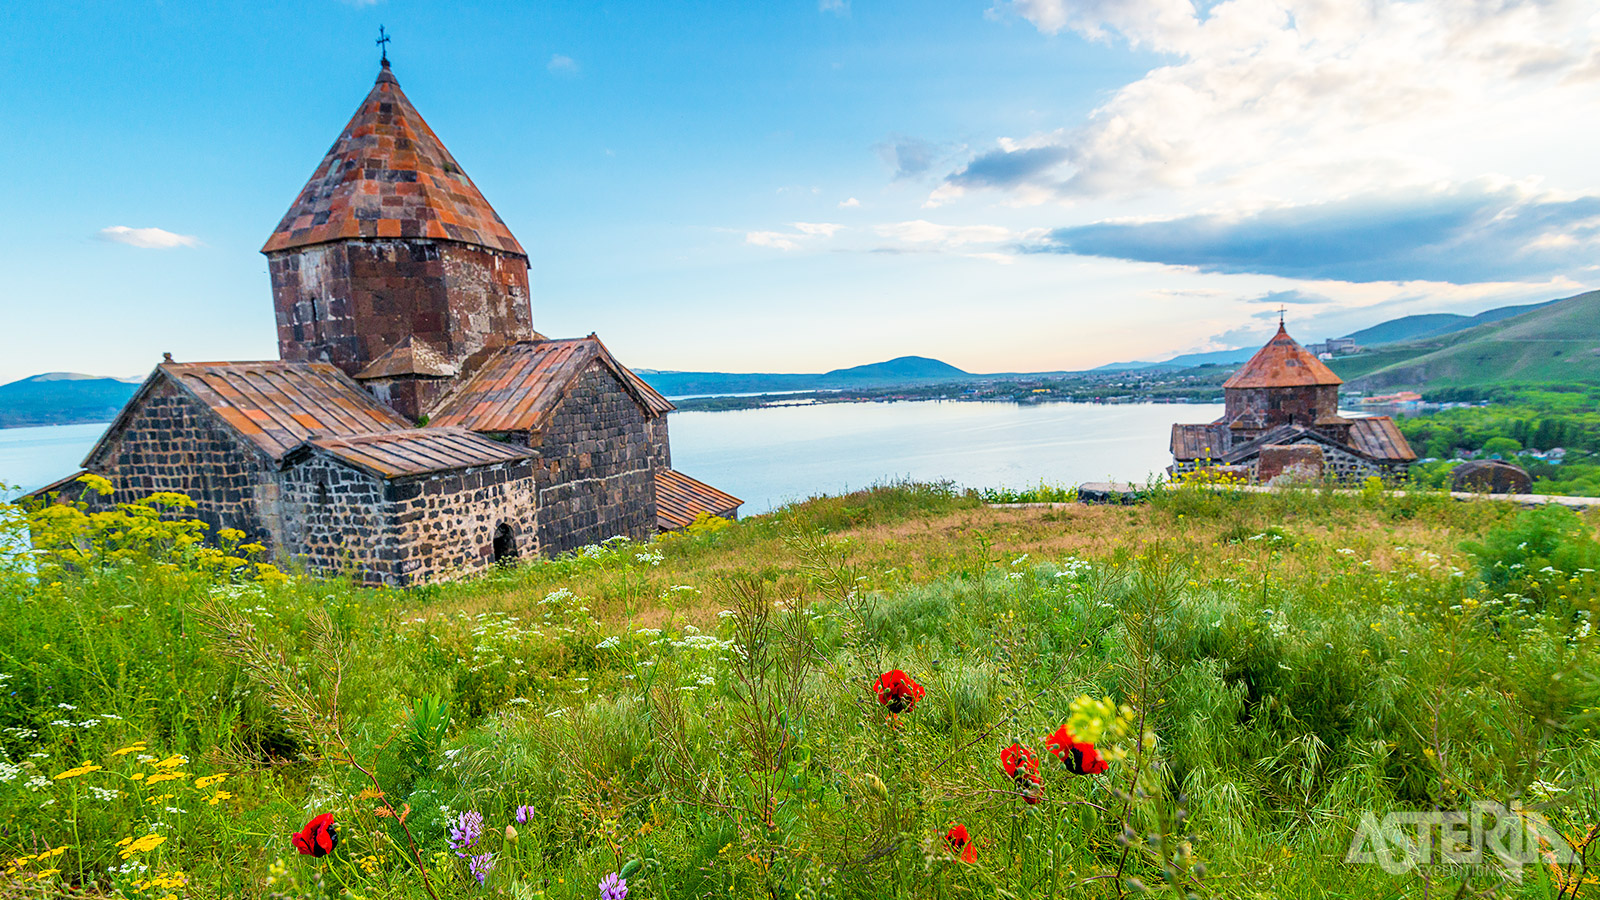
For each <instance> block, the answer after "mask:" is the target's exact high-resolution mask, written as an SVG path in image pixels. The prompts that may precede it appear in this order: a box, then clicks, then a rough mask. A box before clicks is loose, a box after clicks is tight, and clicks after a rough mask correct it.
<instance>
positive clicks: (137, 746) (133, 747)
mask: <svg viewBox="0 0 1600 900" xmlns="http://www.w3.org/2000/svg"><path fill="white" fill-rule="evenodd" d="M145 749H146V747H145V745H144V741H134V742H133V743H131V744H129V745H128V746H126V747H123V748H122V749H121V750H118V751H116V752H115V753H113V754H111V755H112V756H127V755H128V754H129V753H143V752H144V751H145Z"/></svg>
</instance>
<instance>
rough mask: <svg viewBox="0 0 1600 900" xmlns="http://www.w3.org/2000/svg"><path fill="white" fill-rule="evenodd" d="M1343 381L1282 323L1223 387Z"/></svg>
mask: <svg viewBox="0 0 1600 900" xmlns="http://www.w3.org/2000/svg"><path fill="white" fill-rule="evenodd" d="M1319 384H1344V380H1343V379H1341V378H1340V377H1339V376H1337V375H1335V374H1333V370H1332V369H1330V368H1328V367H1327V366H1325V365H1323V364H1322V360H1320V359H1317V358H1316V357H1315V356H1312V355H1311V353H1310V352H1309V351H1308V350H1306V348H1304V347H1302V346H1300V345H1299V344H1298V343H1296V342H1295V339H1294V338H1292V337H1289V332H1288V331H1287V330H1285V329H1284V327H1283V323H1282V322H1279V323H1278V333H1277V334H1275V335H1273V336H1272V340H1270V341H1267V345H1266V346H1265V347H1262V348H1261V349H1260V350H1257V351H1256V355H1255V356H1252V357H1250V361H1249V362H1247V363H1245V364H1244V368H1242V369H1240V370H1239V371H1237V372H1235V373H1233V377H1232V378H1229V379H1228V380H1227V381H1225V382H1223V383H1222V386H1223V387H1224V388H1273V387H1309V386H1315V385H1319Z"/></svg>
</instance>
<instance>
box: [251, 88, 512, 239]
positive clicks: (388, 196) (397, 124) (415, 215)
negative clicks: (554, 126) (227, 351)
mask: <svg viewBox="0 0 1600 900" xmlns="http://www.w3.org/2000/svg"><path fill="white" fill-rule="evenodd" d="M345 238H433V239H437V240H450V241H460V242H462V243H466V244H477V245H479V246H482V247H488V248H490V249H492V250H499V251H502V252H507V253H515V254H518V255H519V256H527V254H526V253H525V252H524V251H523V249H522V245H521V244H519V243H517V239H516V238H515V237H512V236H511V230H510V229H508V228H506V225H505V223H504V222H502V221H500V216H499V215H498V214H496V213H495V211H494V209H493V208H492V207H490V206H489V201H487V200H485V199H484V198H483V195H482V194H480V193H479V192H478V188H477V187H476V186H475V185H474V184H473V183H472V179H470V178H468V177H467V173H465V172H463V171H462V170H461V166H460V165H458V164H457V163H456V161H455V158H454V157H452V156H451V155H450V151H449V150H446V149H445V148H444V144H442V143H440V141H439V138H438V136H436V135H435V134H434V133H433V129H431V128H429V127H428V123H427V122H424V121H423V120H422V116H421V115H419V114H418V113H417V110H416V107H414V106H412V105H411V101H410V100H407V99H406V95H405V94H404V93H402V92H401V91H400V82H398V81H396V80H395V77H394V73H392V72H390V71H389V64H388V62H385V63H384V64H383V70H382V71H381V72H379V74H378V82H377V84H374V85H373V86H372V92H371V93H369V94H367V99H366V100H364V101H362V103H361V108H360V109H358V110H356V114H355V116H354V117H352V118H351V119H350V124H348V125H346V126H345V127H344V133H343V134H341V135H339V139H338V140H337V141H334V143H333V148H332V149H331V150H329V151H328V155H327V156H325V157H323V158H322V165H320V166H318V167H317V171H316V173H315V174H314V175H312V176H311V180H310V181H308V182H306V186H305V187H304V188H303V189H301V191H300V196H299V197H298V198H297V199H296V200H295V201H294V205H293V206H291V207H289V211H288V212H287V213H286V214H284V217H283V221H282V222H279V223H278V228H277V230H276V231H274V232H273V233H272V237H271V238H269V239H268V240H267V243H266V246H264V247H262V248H261V252H263V253H272V252H274V251H278V250H288V249H290V248H293V247H303V246H306V245H309V244H320V243H323V242H326V241H337V240H341V239H345Z"/></svg>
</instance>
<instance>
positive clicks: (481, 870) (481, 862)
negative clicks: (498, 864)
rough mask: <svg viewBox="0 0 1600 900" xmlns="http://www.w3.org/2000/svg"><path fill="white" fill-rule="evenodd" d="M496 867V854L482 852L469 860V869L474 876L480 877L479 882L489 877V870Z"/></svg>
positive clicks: (481, 882)
mask: <svg viewBox="0 0 1600 900" xmlns="http://www.w3.org/2000/svg"><path fill="white" fill-rule="evenodd" d="M493 868H494V854H493V853H482V854H479V855H478V856H474V857H471V858H470V859H468V860H467V871H469V872H471V873H472V877H473V878H476V879H478V883H479V884H483V882H484V880H485V879H487V878H488V877H489V872H490V870H491V869H493Z"/></svg>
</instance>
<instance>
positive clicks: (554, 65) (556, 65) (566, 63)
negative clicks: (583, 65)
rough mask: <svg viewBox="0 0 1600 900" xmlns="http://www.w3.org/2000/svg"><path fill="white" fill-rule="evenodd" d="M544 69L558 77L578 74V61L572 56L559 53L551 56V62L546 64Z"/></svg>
mask: <svg viewBox="0 0 1600 900" xmlns="http://www.w3.org/2000/svg"><path fill="white" fill-rule="evenodd" d="M544 67H545V68H546V69H549V70H550V71H551V72H552V73H553V74H556V75H576V74H578V61H577V60H575V59H573V58H572V57H570V56H562V55H561V54H559V53H557V54H555V55H553V56H551V57H550V61H549V62H547V63H545V66H544Z"/></svg>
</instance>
